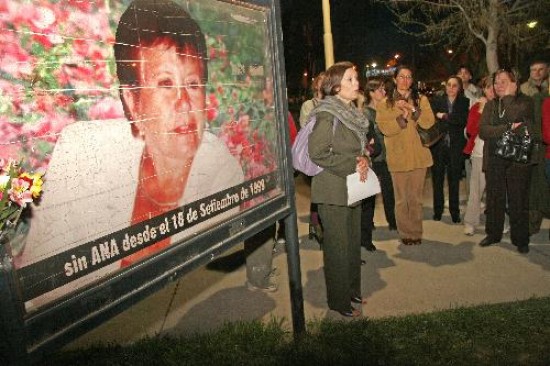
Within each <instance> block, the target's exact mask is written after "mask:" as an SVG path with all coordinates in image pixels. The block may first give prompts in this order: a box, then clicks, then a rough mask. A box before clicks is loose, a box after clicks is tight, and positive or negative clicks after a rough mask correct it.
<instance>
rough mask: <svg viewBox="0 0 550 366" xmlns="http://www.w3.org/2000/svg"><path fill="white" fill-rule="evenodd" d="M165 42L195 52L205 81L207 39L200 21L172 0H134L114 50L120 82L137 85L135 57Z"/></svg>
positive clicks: (121, 22) (124, 16)
mask: <svg viewBox="0 0 550 366" xmlns="http://www.w3.org/2000/svg"><path fill="white" fill-rule="evenodd" d="M164 42H166V43H169V44H173V45H174V46H175V47H176V48H177V50H178V52H181V53H182V54H184V53H189V50H193V51H195V52H194V53H196V57H198V58H199V59H200V60H201V61H202V65H203V81H204V82H205V83H206V81H207V80H208V66H207V49H206V41H205V38H204V34H203V33H202V31H201V29H200V27H199V25H198V24H197V22H196V21H195V20H194V19H193V18H191V16H190V15H189V14H188V13H187V12H186V11H185V10H184V9H183V8H182V7H181V6H180V5H177V4H175V3H173V2H172V1H169V0H135V1H133V2H132V3H131V4H130V5H129V6H128V8H127V9H126V10H125V11H124V13H123V14H122V16H121V17H120V20H119V22H118V28H117V31H116V37H115V45H114V52H115V59H116V66H117V67H116V70H117V76H118V79H119V82H120V84H121V85H137V84H138V73H137V68H136V67H135V66H136V65H135V59H136V58H137V56H138V51H139V50H140V49H141V48H145V47H151V46H153V45H155V44H158V43H164ZM186 51H187V52H186Z"/></svg>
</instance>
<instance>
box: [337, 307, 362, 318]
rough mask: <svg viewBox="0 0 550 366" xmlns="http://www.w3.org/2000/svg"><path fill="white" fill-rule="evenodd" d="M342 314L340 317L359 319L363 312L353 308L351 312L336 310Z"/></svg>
mask: <svg viewBox="0 0 550 366" xmlns="http://www.w3.org/2000/svg"><path fill="white" fill-rule="evenodd" d="M336 311H338V312H339V313H340V315H342V316H345V317H346V318H357V317H358V316H361V312H360V311H359V310H357V309H354V308H351V309H349V310H344V311H340V310H336Z"/></svg>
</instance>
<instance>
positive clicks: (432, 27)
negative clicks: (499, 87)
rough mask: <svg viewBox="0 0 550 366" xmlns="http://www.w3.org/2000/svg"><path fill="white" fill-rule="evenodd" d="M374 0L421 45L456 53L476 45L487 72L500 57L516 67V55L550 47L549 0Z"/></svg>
mask: <svg viewBox="0 0 550 366" xmlns="http://www.w3.org/2000/svg"><path fill="white" fill-rule="evenodd" d="M374 1H375V2H381V3H384V4H386V6H387V7H388V8H389V9H390V10H391V11H392V12H393V14H394V15H395V16H396V17H397V22H396V26H397V27H399V28H400V29H401V31H403V32H405V33H407V34H411V35H415V36H417V37H419V38H421V39H422V40H423V41H424V42H425V43H424V45H436V44H440V45H442V46H445V47H451V48H453V49H455V50H456V51H457V52H455V54H458V53H460V52H461V51H462V52H466V51H468V50H469V49H471V48H475V47H479V46H480V45H481V47H482V48H484V50H485V60H486V64H487V70H488V71H489V72H494V71H496V70H498V69H499V67H500V66H499V59H503V58H504V59H505V60H506V61H507V62H506V63H508V64H513V65H515V66H518V64H519V61H520V57H525V56H526V55H528V54H531V53H532V52H533V51H534V50H540V51H542V50H549V49H550V41H549V39H550V32H549V26H548V23H549V17H548V14H549V13H550V0H434V1H431V0H389V1H388V0H374ZM535 20H537V25H536V26H535V27H529V26H528V23H531V22H533V21H535ZM531 25H532V23H531Z"/></svg>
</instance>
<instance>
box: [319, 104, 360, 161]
mask: <svg viewBox="0 0 550 366" xmlns="http://www.w3.org/2000/svg"><path fill="white" fill-rule="evenodd" d="M318 112H328V113H330V114H332V115H333V116H334V117H336V118H338V120H339V121H340V122H342V123H343V124H344V126H346V127H347V128H348V129H350V130H352V131H353V132H355V134H356V135H357V136H358V137H359V141H361V152H362V153H364V152H365V146H367V132H368V130H369V120H368V119H367V117H366V116H365V115H364V114H363V113H362V112H361V111H360V110H359V109H358V108H357V107H355V105H353V104H346V103H344V102H343V101H342V100H340V98H338V97H336V96H333V95H329V96H326V97H324V98H323V99H321V100H320V101H319V104H318V105H317V106H316V107H315V108H314V109H313V110H312V111H311V115H313V114H317V113H318Z"/></svg>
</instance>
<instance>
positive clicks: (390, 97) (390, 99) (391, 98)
mask: <svg viewBox="0 0 550 366" xmlns="http://www.w3.org/2000/svg"><path fill="white" fill-rule="evenodd" d="M401 70H409V71H410V72H411V74H412V73H413V72H414V70H413V68H412V67H410V66H408V65H399V66H398V67H397V68H396V69H395V72H394V73H393V78H394V79H397V76H398V75H399V73H400V72H401ZM413 85H414V84H413ZM386 96H387V99H386V103H387V104H388V107H390V108H393V106H394V105H395V102H396V101H397V100H398V99H400V98H401V95H400V94H399V92H398V91H397V87H396V86H395V82H394V88H393V90H392V91H391V92H390V90H388V89H387V88H386ZM409 97H410V98H411V99H412V101H413V104H414V106H415V107H418V100H419V99H420V95H419V94H418V89H416V88H414V87H411V94H410V96H409Z"/></svg>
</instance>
